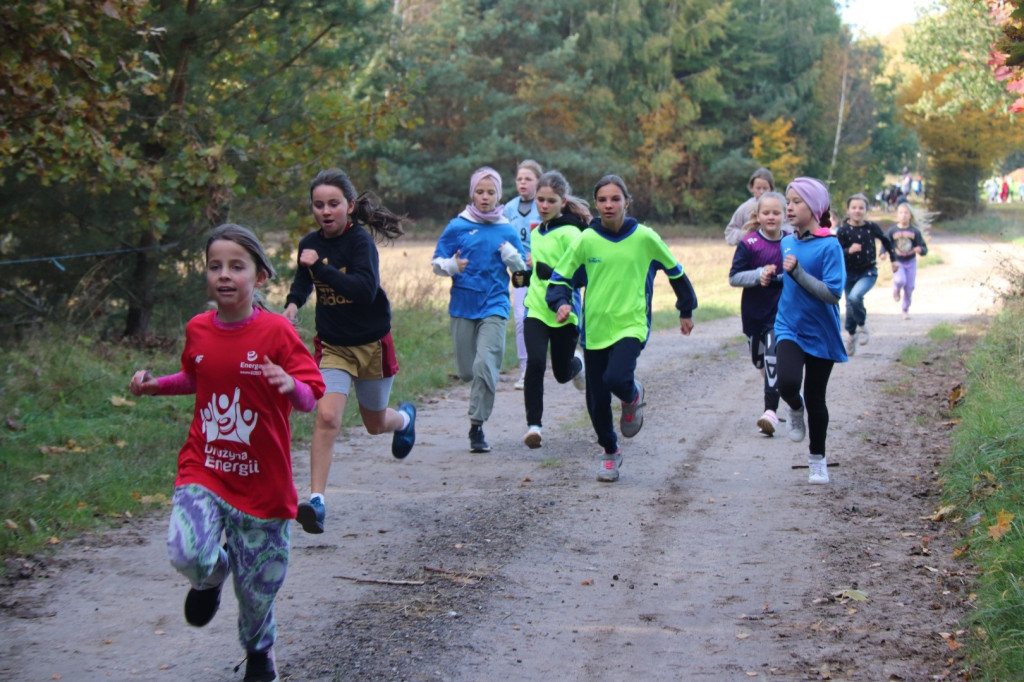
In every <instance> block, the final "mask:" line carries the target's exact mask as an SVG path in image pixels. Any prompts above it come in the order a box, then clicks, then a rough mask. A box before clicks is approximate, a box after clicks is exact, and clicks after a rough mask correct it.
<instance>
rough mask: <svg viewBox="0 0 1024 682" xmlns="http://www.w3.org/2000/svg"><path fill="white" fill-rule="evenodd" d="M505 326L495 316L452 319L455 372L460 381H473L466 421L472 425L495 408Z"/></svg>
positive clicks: (503, 349) (503, 356)
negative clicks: (476, 318)
mask: <svg viewBox="0 0 1024 682" xmlns="http://www.w3.org/2000/svg"><path fill="white" fill-rule="evenodd" d="M507 323H508V320H507V319H506V318H504V317H498V316H497V315H492V316H490V317H485V318H483V319H482V320H468V319H466V318H464V317H453V318H451V330H452V348H454V350H455V371H456V372H457V373H458V375H459V378H460V379H462V380H463V381H472V382H473V385H472V386H471V387H470V390H469V421H470V422H471V423H473V424H483V423H484V422H485V421H487V418H488V417H490V416H491V411H492V410H493V409H494V393H495V390H496V389H497V386H498V373H499V372H500V371H501V363H502V360H504V358H505V327H506V325H507Z"/></svg>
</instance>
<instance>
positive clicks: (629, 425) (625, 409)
mask: <svg viewBox="0 0 1024 682" xmlns="http://www.w3.org/2000/svg"><path fill="white" fill-rule="evenodd" d="M633 383H634V385H635V386H636V398H634V399H633V402H631V403H627V402H623V403H622V417H621V418H620V419H619V429H620V430H621V431H622V435H623V436H624V437H626V438H632V437H633V436H635V435H636V434H638V433H640V428H641V427H642V426H643V425H644V405H645V404H646V403H644V385H643V384H641V383H640V382H639V381H637V380H634V381H633Z"/></svg>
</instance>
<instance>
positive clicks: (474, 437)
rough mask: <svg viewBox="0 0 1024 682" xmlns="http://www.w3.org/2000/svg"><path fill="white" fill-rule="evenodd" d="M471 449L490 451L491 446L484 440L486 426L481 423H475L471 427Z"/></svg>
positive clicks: (472, 450) (474, 450) (471, 450)
mask: <svg viewBox="0 0 1024 682" xmlns="http://www.w3.org/2000/svg"><path fill="white" fill-rule="evenodd" d="M469 451H470V452H490V451H491V446H490V445H488V444H487V441H486V440H484V427H483V426H482V425H481V424H473V425H472V426H470V427H469Z"/></svg>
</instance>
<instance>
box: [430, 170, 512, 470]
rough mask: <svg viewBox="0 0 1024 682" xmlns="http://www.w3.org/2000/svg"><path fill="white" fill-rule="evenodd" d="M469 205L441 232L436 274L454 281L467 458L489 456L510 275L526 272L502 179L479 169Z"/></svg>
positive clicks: (452, 307)
mask: <svg viewBox="0 0 1024 682" xmlns="http://www.w3.org/2000/svg"><path fill="white" fill-rule="evenodd" d="M469 197H470V203H469V204H468V205H467V206H466V209H465V210H464V211H462V213H460V214H459V215H458V216H457V217H455V218H453V219H452V220H451V222H449V223H448V226H447V227H445V228H444V232H442V233H441V237H440V239H438V240H437V248H435V249H434V258H433V260H432V261H431V265H432V266H433V269H434V272H435V273H437V274H438V275H441V276H443V277H451V278H452V288H451V301H450V302H449V304H448V314H449V315H450V316H451V320H450V325H451V333H452V347H453V348H454V351H455V370H456V372H458V375H459V378H460V379H462V380H463V381H471V382H473V384H472V387H471V388H470V393H469V424H470V427H469V449H470V452H490V450H491V446H490V445H489V444H488V443H487V440H486V438H485V437H484V429H483V425H484V422H486V421H487V419H488V417H490V416H491V411H492V410H493V409H494V394H495V390H496V389H497V385H498V372H499V371H500V370H501V361H502V359H503V358H504V356H505V327H506V324H507V323H508V314H509V308H510V305H509V295H508V288H509V271H512V272H516V271H518V270H525V269H526V261H525V253H524V252H523V244H522V242H521V241H520V240H519V235H518V234H516V231H515V229H514V228H513V227H512V226H511V225H510V224H509V222H508V219H506V218H505V216H504V215H503V213H502V205H501V203H500V201H501V176H500V175H498V172H497V171H496V170H494V169H493V168H490V167H487V166H484V167H482V168H478V169H477V170H476V171H475V172H474V173H473V176H472V177H471V178H470V181H469Z"/></svg>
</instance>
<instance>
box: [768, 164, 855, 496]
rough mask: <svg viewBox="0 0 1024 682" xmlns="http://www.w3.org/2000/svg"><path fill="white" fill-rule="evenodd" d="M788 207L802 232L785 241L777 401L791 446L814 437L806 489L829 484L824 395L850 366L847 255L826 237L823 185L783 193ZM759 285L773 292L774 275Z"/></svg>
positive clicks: (808, 183)
mask: <svg viewBox="0 0 1024 682" xmlns="http://www.w3.org/2000/svg"><path fill="white" fill-rule="evenodd" d="M786 202H787V206H786V215H787V217H788V218H789V223H790V224H791V225H792V226H793V227H794V228H796V230H797V232H796V233H794V234H791V235H789V236H787V237H784V238H783V240H782V269H783V271H784V272H785V274H784V276H783V278H782V297H781V298H780V299H779V312H778V315H776V317H775V343H776V358H777V362H778V369H779V394H780V395H781V396H782V399H783V400H784V401H785V402H786V404H787V405H788V406H789V421H788V424H787V434H788V436H789V439H790V440H792V441H793V442H796V443H799V442H800V441H802V440H803V439H804V438H805V437H806V435H807V431H808V430H810V436H811V438H810V447H809V449H808V451H809V454H808V457H807V466H808V469H809V474H808V477H807V481H808V483H828V462H827V460H826V452H825V437H826V435H827V433H828V421H829V415H828V405H827V404H826V402H825V394H826V392H827V389H828V380H829V377H830V376H831V374H832V367H833V365H834V364H835V363H837V362H846V360H847V357H846V353H845V352H844V350H843V339H842V334H841V333H840V331H839V299H840V298H841V297H842V295H843V284H844V279H845V270H844V266H843V249H842V247H841V246H839V240H838V239H836V238H835V237H834V235H832V232H831V231H830V230H829V227H830V224H829V223H830V221H829V219H828V215H829V196H828V189H826V187H825V185H824V183H822V182H821V181H820V180H817V179H815V178H807V177H801V178H797V179H796V180H794V181H793V182H791V183H789V187H787V188H786ZM761 283H762V284H763V285H765V286H767V285H768V284H770V283H771V274H770V273H768V272H765V273H762V275H761ZM801 387H802V389H803V392H802V395H801ZM805 413H806V417H807V422H806V425H805V422H804V416H805Z"/></svg>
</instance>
